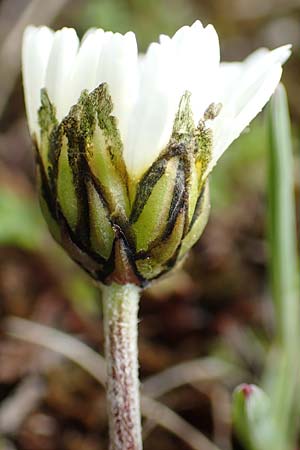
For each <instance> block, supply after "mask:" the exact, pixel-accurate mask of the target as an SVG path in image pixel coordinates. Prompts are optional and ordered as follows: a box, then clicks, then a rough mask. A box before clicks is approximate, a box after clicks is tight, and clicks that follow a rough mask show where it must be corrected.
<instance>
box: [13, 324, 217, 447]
mask: <svg viewBox="0 0 300 450" xmlns="http://www.w3.org/2000/svg"><path fill="white" fill-rule="evenodd" d="M4 328H5V329H6V332H7V333H8V334H9V335H11V336H13V337H15V338H17V339H21V340H25V341H27V342H31V343H33V344H37V345H42V346H43V347H46V348H48V349H50V350H52V351H55V352H58V353H60V354H62V355H64V356H65V357H67V358H68V359H71V360H72V361H74V362H75V363H76V364H78V365H79V366H80V367H82V368H83V369H84V370H85V371H87V372H88V373H89V374H90V375H91V376H93V377H94V378H95V379H96V380H97V381H98V382H99V383H101V384H102V385H105V379H106V367H105V366H106V365H105V360H104V358H103V357H102V356H101V355H99V354H98V353H96V352H95V351H94V350H92V349H91V348H90V347H88V346H87V345H86V344H84V343H83V342H80V341H79V340H78V339H75V338H73V337H71V336H68V335H66V334H65V333H63V332H61V331H58V330H55V329H53V328H50V327H47V326H45V325H40V324H38V323H35V322H32V321H30V320H25V319H20V318H18V317H10V318H8V319H6V320H5V323H4ZM141 407H142V413H143V415H144V416H145V417H147V418H148V419H151V420H152V421H153V422H155V423H156V424H157V425H159V426H161V427H163V428H165V429H166V430H168V431H171V432H172V433H173V434H174V435H175V436H177V437H178V438H180V439H182V440H184V441H185V442H186V443H187V444H188V445H189V446H190V447H191V448H192V449H194V450H220V449H219V448H218V447H216V446H215V445H214V444H213V443H212V442H210V441H209V439H207V438H206V437H205V436H204V435H203V434H202V433H200V431H198V430H197V429H196V428H194V427H193V426H192V425H190V424H189V423H188V422H186V421H185V420H184V419H182V418H181V417H180V416H178V415H177V414H176V413H175V412H174V411H171V410H170V409H169V408H168V407H167V406H165V405H162V404H161V403H159V402H157V401H155V400H152V399H150V398H148V397H146V396H144V395H142V396H141Z"/></svg>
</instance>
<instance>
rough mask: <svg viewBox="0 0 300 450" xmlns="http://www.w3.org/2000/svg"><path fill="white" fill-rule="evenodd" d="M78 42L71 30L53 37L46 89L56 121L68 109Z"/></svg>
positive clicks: (66, 29)
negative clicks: (71, 74) (71, 75)
mask: <svg viewBox="0 0 300 450" xmlns="http://www.w3.org/2000/svg"><path fill="white" fill-rule="evenodd" d="M78 46H79V40H78V37H77V34H76V31H75V30H74V29H73V28H63V29H62V30H59V31H57V32H56V33H55V35H54V41H53V46H52V49H51V52H50V57H49V62H48V67H47V74H46V88H47V91H48V94H49V97H50V100H51V101H52V102H53V103H54V105H55V106H56V113H57V118H58V120H61V119H62V118H63V117H64V116H65V115H66V114H67V113H68V112H69V108H70V103H69V96H68V95H66V92H68V91H69V87H70V73H71V72H72V70H73V64H74V61H75V58H76V54H77V51H78Z"/></svg>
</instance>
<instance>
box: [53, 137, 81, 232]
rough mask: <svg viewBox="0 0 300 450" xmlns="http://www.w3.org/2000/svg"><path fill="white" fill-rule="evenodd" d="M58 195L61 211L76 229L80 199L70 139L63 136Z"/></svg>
mask: <svg viewBox="0 0 300 450" xmlns="http://www.w3.org/2000/svg"><path fill="white" fill-rule="evenodd" d="M57 197H58V202H59V205H60V207H61V211H62V213H63V215H64V216H65V218H66V220H67V222H68V224H69V226H70V227H71V229H72V230H73V231H75V229H76V226H77V223H78V199H77V196H76V190H75V183H74V177H73V172H72V169H71V166H70V162H69V156H68V140H67V138H66V136H63V138H62V146H61V151H60V155H59V160H58V174H57Z"/></svg>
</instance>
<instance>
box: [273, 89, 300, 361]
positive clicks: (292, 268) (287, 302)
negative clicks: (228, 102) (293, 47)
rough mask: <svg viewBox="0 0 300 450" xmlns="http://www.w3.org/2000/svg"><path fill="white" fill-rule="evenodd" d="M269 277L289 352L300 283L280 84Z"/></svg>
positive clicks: (292, 346)
mask: <svg viewBox="0 0 300 450" xmlns="http://www.w3.org/2000/svg"><path fill="white" fill-rule="evenodd" d="M269 139H270V155H269V159H270V170H269V243H270V250H271V260H270V275H271V282H272V294H273V298H274V302H275V308H276V319H277V327H278V333H279V337H280V340H281V343H282V345H283V346H284V347H285V349H286V350H287V351H292V352H293V354H295V353H294V350H295V347H298V339H299V300H300V295H299V281H298V260H297V238H296V219H295V197H294V177H293V152H292V138H291V125H290V118H289V112H288V104H287V98H286V93H285V89H284V87H283V86H282V85H280V86H279V87H278V88H277V90H276V92H275V94H274V96H273V98H272V100H271V105H270V109H269Z"/></svg>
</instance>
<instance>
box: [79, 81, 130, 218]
mask: <svg viewBox="0 0 300 450" xmlns="http://www.w3.org/2000/svg"><path fill="white" fill-rule="evenodd" d="M80 102H81V105H82V118H81V129H82V133H83V134H84V135H85V136H86V158H87V161H88V164H89V166H90V168H91V170H92V172H93V174H94V175H95V177H96V178H97V179H98V181H99V183H100V185H101V188H102V189H103V190H104V194H105V198H106V200H107V202H108V206H109V209H110V214H111V215H112V216H113V217H114V216H123V219H124V218H125V217H128V216H129V212H130V211H129V208H130V205H129V198H128V190H127V189H128V179H127V171H126V167H125V163H124V160H123V145H122V141H121V138H120V133H119V130H118V127H117V121H116V118H115V117H114V116H113V115H112V112H113V103H112V100H111V97H110V94H109V89H108V86H107V84H106V83H103V84H101V85H100V86H99V87H98V88H96V89H95V90H94V91H93V92H92V93H91V94H87V93H83V95H82V97H81V100H80ZM85 128H86V130H85ZM89 128H90V129H89Z"/></svg>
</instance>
